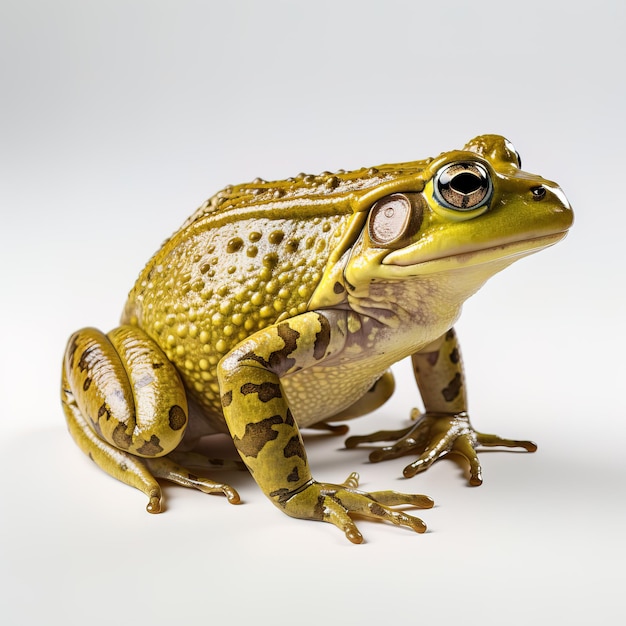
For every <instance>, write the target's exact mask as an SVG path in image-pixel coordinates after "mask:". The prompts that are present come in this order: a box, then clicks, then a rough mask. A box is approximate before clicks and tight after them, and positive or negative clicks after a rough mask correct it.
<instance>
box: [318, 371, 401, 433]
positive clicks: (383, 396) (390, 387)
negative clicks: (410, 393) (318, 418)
mask: <svg viewBox="0 0 626 626" xmlns="http://www.w3.org/2000/svg"><path fill="white" fill-rule="evenodd" d="M395 388H396V383H395V380H394V378H393V374H392V373H391V372H390V371H387V372H385V373H384V374H383V375H382V376H381V377H380V378H379V379H378V380H377V381H376V382H375V383H374V384H373V385H372V386H371V387H370V388H369V390H368V391H367V393H366V394H365V395H364V396H361V397H360V398H359V399H358V400H357V401H356V402H355V403H354V404H351V405H350V406H349V407H348V408H347V409H344V410H343V411H340V412H339V413H337V414H336V415H333V416H332V417H330V418H328V421H329V422H336V421H339V420H349V419H354V418H355V417H361V416H363V415H367V414H368V413H371V412H372V411H375V410H376V409H377V408H378V407H380V406H382V405H383V404H385V402H387V400H389V398H390V397H391V395H392V394H393V392H394V389H395Z"/></svg>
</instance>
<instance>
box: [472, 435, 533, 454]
mask: <svg viewBox="0 0 626 626" xmlns="http://www.w3.org/2000/svg"><path fill="white" fill-rule="evenodd" d="M476 440H477V442H478V445H481V446H485V447H486V448H494V447H497V446H502V447H503V448H524V450H526V452H537V444H536V443H535V442H534V441H528V440H526V439H505V438H504V437H499V436H498V435H488V434H486V433H476Z"/></svg>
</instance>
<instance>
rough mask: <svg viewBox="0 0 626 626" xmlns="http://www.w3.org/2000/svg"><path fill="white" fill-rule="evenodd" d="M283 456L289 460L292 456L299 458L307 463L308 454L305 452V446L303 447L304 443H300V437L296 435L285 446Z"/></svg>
mask: <svg viewBox="0 0 626 626" xmlns="http://www.w3.org/2000/svg"><path fill="white" fill-rule="evenodd" d="M283 454H284V455H285V458H286V459H288V458H289V457H291V456H299V457H300V458H301V459H302V460H303V461H305V462H306V453H305V451H304V446H303V445H302V441H300V437H298V436H297V435H294V436H293V437H292V438H291V439H290V440H289V441H288V443H287V445H286V446H285V449H284V450H283Z"/></svg>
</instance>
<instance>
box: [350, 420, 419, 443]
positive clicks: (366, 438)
mask: <svg viewBox="0 0 626 626" xmlns="http://www.w3.org/2000/svg"><path fill="white" fill-rule="evenodd" d="M412 429H413V426H412V425H411V426H409V427H408V428H402V429H400V430H378V431H376V432H375V433H370V434H369V435H353V436H352V437H348V438H347V439H346V441H345V442H344V445H345V446H346V448H356V447H357V446H359V445H361V444H362V443H376V442H378V441H396V440H397V439H400V438H402V437H404V436H405V435H406V434H408V433H409V432H411V430H412Z"/></svg>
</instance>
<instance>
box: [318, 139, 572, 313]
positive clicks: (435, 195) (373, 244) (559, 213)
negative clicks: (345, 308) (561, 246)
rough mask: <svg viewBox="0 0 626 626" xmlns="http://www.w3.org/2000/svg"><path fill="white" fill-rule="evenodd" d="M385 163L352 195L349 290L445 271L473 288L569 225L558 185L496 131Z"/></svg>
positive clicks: (345, 268) (346, 259)
mask: <svg viewBox="0 0 626 626" xmlns="http://www.w3.org/2000/svg"><path fill="white" fill-rule="evenodd" d="M386 167H394V168H395V173H396V176H395V177H394V179H393V180H392V181H391V182H390V183H388V184H387V185H385V184H383V185H380V186H379V187H378V188H377V189H375V190H372V191H371V192H370V193H368V194H367V197H361V198H360V199H359V203H360V206H359V207H358V209H357V210H356V211H355V218H356V219H355V222H354V224H355V228H353V237H354V238H353V239H352V241H351V242H350V243H348V242H346V243H347V245H346V247H345V250H343V251H342V255H343V256H342V258H343V262H340V263H339V265H341V266H342V275H343V279H344V286H345V287H346V289H347V290H348V292H349V291H350V290H351V289H352V290H354V291H355V292H356V291H361V292H362V291H363V290H367V289H368V288H369V285H371V284H372V283H373V282H379V281H389V280H402V279H404V278H409V277H418V276H429V275H430V276H432V275H435V274H437V275H441V274H450V273H454V275H456V276H459V275H462V276H463V279H464V280H465V281H466V282H467V279H468V277H469V278H470V280H469V282H475V283H476V284H475V285H474V286H472V287H471V288H469V289H468V293H469V292H473V291H475V289H477V288H478V287H480V285H481V284H482V283H483V282H484V281H485V280H486V279H487V278H489V276H491V275H493V274H494V273H496V272H498V271H500V270H501V269H503V268H504V267H506V266H507V265H509V264H510V263H512V262H513V261H515V260H517V259H519V258H521V257H523V256H526V255H528V254H531V253H533V252H537V251H538V250H541V249H543V248H546V247H547V246H550V245H553V244H554V243H556V242H557V241H559V240H560V239H562V238H563V237H564V236H565V234H566V233H567V230H568V228H569V227H570V226H571V224H572V220H573V213H572V210H571V207H570V206H569V203H568V202H567V199H566V198H565V195H564V194H563V192H562V191H561V189H560V188H559V187H558V185H556V184H555V183H553V182H550V181H548V180H545V179H543V178H541V177H540V176H537V175H535V174H529V173H528V172H525V171H523V170H522V169H521V160H520V157H519V155H518V153H517V152H516V150H515V149H514V148H513V146H512V144H511V143H510V142H509V141H507V140H506V139H504V138H503V137H500V136H497V135H483V136H480V137H477V138H475V139H473V140H472V141H470V142H469V143H468V144H467V145H466V146H465V147H464V148H463V150H455V151H452V152H446V153H443V154H441V155H440V156H439V157H437V158H435V159H432V160H429V161H423V162H420V163H419V167H418V164H417V163H416V164H403V165H402V166H381V168H382V169H384V168H386ZM398 168H399V169H398ZM374 194H376V195H377V196H378V197H375V196H374ZM366 204H367V206H365V205H366ZM357 223H358V224H359V226H358V230H357V228H356V224H357ZM357 232H358V236H355V235H357ZM333 274H334V276H333V280H334V281H336V279H337V276H338V273H337V271H336V270H335V271H334V272H333ZM329 278H330V277H329ZM335 284H336V282H335ZM322 291H325V290H324V289H322ZM335 291H339V289H338V288H337V287H336V288H335ZM326 293H328V291H327V292H326ZM321 295H322V292H321V291H320V292H319V293H318V297H319V296H321ZM319 300H320V302H319V304H321V305H323V304H324V300H326V302H327V304H332V303H331V302H330V301H329V300H330V298H328V297H326V298H319Z"/></svg>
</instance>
